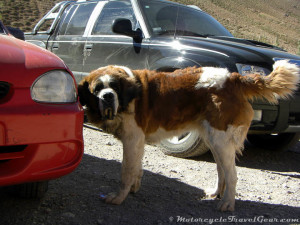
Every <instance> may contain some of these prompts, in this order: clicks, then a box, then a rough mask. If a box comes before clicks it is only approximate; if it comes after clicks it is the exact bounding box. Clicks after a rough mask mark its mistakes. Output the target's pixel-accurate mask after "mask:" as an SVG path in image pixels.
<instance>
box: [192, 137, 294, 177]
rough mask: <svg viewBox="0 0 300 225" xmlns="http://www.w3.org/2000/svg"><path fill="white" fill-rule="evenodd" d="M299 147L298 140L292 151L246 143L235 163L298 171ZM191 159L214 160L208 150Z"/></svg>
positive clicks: (243, 165)
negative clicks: (276, 149)
mask: <svg viewBox="0 0 300 225" xmlns="http://www.w3.org/2000/svg"><path fill="white" fill-rule="evenodd" d="M299 149H300V142H298V144H297V145H295V146H294V147H293V148H292V149H291V150H292V151H286V152H274V151H271V150H265V149H259V148H255V147H253V146H251V145H250V144H248V143H246V144H245V149H244V151H243V155H241V156H237V160H236V165H237V166H239V167H246V168H253V169H260V170H270V171H276V172H286V173H292V172H300V151H299ZM192 160H196V161H206V162H214V159H213V156H212V154H211V153H210V151H209V152H208V153H206V154H204V155H202V156H199V157H195V158H192ZM281 175H285V174H281ZM287 176H292V177H296V178H300V176H299V175H297V174H288V175H287Z"/></svg>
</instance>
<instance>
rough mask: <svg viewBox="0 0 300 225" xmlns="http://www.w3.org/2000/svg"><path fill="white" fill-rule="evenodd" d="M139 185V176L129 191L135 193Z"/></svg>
mask: <svg viewBox="0 0 300 225" xmlns="http://www.w3.org/2000/svg"><path fill="white" fill-rule="evenodd" d="M140 187H141V178H136V181H135V183H134V184H133V185H132V186H131V189H130V192H131V193H136V192H138V190H140Z"/></svg>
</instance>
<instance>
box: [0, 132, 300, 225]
mask: <svg viewBox="0 0 300 225" xmlns="http://www.w3.org/2000/svg"><path fill="white" fill-rule="evenodd" d="M84 138H85V155H84V157H83V160H82V162H81V164H80V166H79V167H78V169H76V170H75V171H74V172H73V173H72V174H70V175H67V176H65V177H63V178H60V179H58V180H54V181H51V182H50V186H49V191H48V193H47V195H46V196H45V197H44V198H43V199H41V200H28V199H17V198H14V197H11V196H9V195H7V194H6V193H4V192H3V190H1V189H0V198H1V201H0V224H1V225H33V224H38V225H42V224H44V225H50V224H53V225H54V224H55V225H64V224H70V225H79V224H82V225H89V224H91V225H92V224H94V225H101V224H126V225H127V224H128V225H131V224H143V225H144V224H180V223H186V224H197V223H200V224H229V222H232V223H234V224H271V223H272V222H277V224H300V208H299V207H300V151H299V150H298V149H300V143H299V144H298V146H296V148H295V149H294V150H296V152H295V151H294V152H292V151H289V152H286V153H282V154H274V153H271V152H268V151H261V150H257V149H252V148H247V149H246V150H245V151H244V155H243V156H242V157H240V159H239V161H237V172H238V178H239V180H238V185H237V196H236V211H235V212H233V213H228V212H227V213H221V212H219V211H217V210H216V206H217V203H218V200H211V199H205V198H204V190H205V189H207V188H211V187H213V186H214V184H215V181H216V176H217V174H216V168H215V163H214V161H213V158H212V156H211V154H210V153H208V154H206V155H204V156H202V157H199V158H196V159H179V158H174V157H171V156H166V155H164V154H163V153H162V152H161V151H160V150H159V148H160V147H159V146H150V145H147V146H146V150H145V157H144V161H143V162H144V163H143V164H144V169H145V173H144V177H143V181H142V187H141V189H140V191H139V192H138V193H136V194H134V195H133V194H131V195H130V196H129V197H128V198H127V200H126V201H125V202H124V203H123V204H122V205H120V206H113V205H107V204H105V203H104V202H103V201H102V200H101V199H100V194H101V193H108V192H111V191H116V190H117V189H118V185H119V177H120V169H121V164H120V162H121V158H122V146H121V144H120V142H119V141H117V140H116V139H114V138H112V136H110V135H107V134H104V133H100V132H96V131H93V130H90V129H87V128H84Z"/></svg>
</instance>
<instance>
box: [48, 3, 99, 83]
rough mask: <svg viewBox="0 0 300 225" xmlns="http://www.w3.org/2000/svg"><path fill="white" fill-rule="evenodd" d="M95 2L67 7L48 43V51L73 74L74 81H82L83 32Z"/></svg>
mask: <svg viewBox="0 0 300 225" xmlns="http://www.w3.org/2000/svg"><path fill="white" fill-rule="evenodd" d="M96 5H97V2H86V3H77V4H71V5H69V6H68V7H67V8H66V9H65V10H64V13H63V14H62V17H61V20H60V22H59V24H58V28H57V29H56V33H55V34H54V35H53V36H52V37H53V38H54V39H51V40H50V41H49V48H50V50H51V51H52V52H53V53H54V54H56V55H58V56H59V57H60V58H61V59H62V60H64V62H65V63H66V64H67V65H68V67H69V68H70V70H71V71H72V72H73V74H74V76H75V79H76V81H77V82H79V81H80V80H81V79H82V69H83V66H82V63H83V50H84V46H85V41H86V37H85V36H84V32H85V29H86V26H87V23H88V21H89V19H90V16H91V14H92V12H93V10H94V8H95V6H96Z"/></svg>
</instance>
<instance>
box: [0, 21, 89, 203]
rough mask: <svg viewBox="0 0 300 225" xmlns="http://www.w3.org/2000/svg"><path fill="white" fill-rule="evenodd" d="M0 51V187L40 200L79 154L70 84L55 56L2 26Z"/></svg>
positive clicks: (79, 118)
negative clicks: (49, 185)
mask: <svg viewBox="0 0 300 225" xmlns="http://www.w3.org/2000/svg"><path fill="white" fill-rule="evenodd" d="M0 49H1V51H0V186H10V185H17V186H14V188H13V189H14V190H15V191H16V192H17V194H20V195H21V196H24V197H41V196H42V195H43V194H44V193H45V192H46V191H47V188H48V180H50V179H54V178H58V177H61V176H63V175H66V174H68V173H70V172H72V171H73V170H74V169H75V168H76V167H77V166H78V164H79V162H80V161H81V158H82V155H83V135H82V125H83V110H82V107H81V106H80V104H79V102H78V97H77V90H76V83H75V79H74V77H73V75H72V73H71V71H70V70H69V69H68V68H67V66H66V65H65V64H64V62H63V61H62V60H61V59H59V58H58V57H57V56H56V55H54V54H53V53H51V52H49V51H47V50H45V49H42V48H40V47H37V46H35V45H33V44H30V43H26V42H25V41H22V40H19V39H17V38H15V37H13V36H12V35H11V34H9V31H8V29H6V28H5V27H4V26H3V24H2V23H1V22H0Z"/></svg>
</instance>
